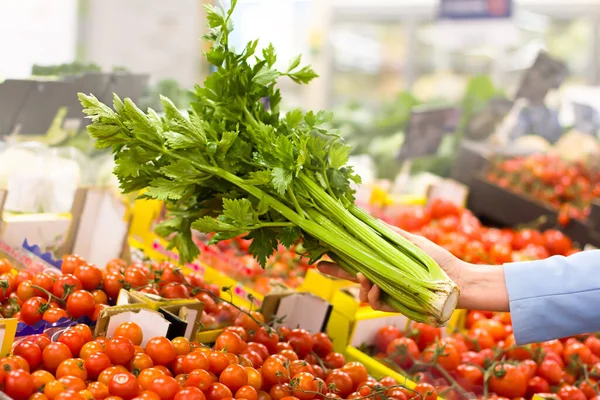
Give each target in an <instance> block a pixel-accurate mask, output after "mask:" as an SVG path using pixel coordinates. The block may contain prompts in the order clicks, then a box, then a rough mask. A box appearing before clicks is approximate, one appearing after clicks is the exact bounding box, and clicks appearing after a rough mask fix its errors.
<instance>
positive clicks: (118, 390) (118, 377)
mask: <svg viewBox="0 0 600 400" xmlns="http://www.w3.org/2000/svg"><path fill="white" fill-rule="evenodd" d="M139 387H140V386H139V384H138V381H137V379H136V377H135V375H133V374H130V373H129V372H122V373H118V374H115V375H113V376H112V378H111V379H110V381H109V382H108V390H109V392H110V394H112V395H113V396H119V397H121V398H123V399H131V398H133V397H135V396H137V394H138V392H139V391H140V390H139Z"/></svg>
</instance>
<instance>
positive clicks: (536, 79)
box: [516, 51, 568, 103]
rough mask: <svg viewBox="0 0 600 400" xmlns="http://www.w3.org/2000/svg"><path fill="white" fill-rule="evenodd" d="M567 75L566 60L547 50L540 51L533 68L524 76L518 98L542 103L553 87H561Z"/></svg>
mask: <svg viewBox="0 0 600 400" xmlns="http://www.w3.org/2000/svg"><path fill="white" fill-rule="evenodd" d="M567 75H568V69H567V65H566V64H565V63H564V62H562V61H560V60H557V59H555V58H553V57H551V56H550V55H549V54H548V53H546V52H545V51H540V53H539V54H538V56H537V58H536V59H535V62H534V63H533V65H532V66H531V68H529V69H528V70H527V72H526V73H525V75H524V76H523V79H522V80H521V85H520V86H519V90H518V91H517V95H516V98H525V99H527V100H529V101H531V102H533V103H541V102H543V101H544V98H545V97H546V94H548V92H549V91H550V90H551V89H557V88H558V87H560V85H561V84H562V83H563V82H564V80H565V79H566V78H567Z"/></svg>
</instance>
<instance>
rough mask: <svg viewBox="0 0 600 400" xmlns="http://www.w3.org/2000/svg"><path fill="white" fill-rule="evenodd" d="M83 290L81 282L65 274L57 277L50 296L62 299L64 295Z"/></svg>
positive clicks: (73, 276)
mask: <svg viewBox="0 0 600 400" xmlns="http://www.w3.org/2000/svg"><path fill="white" fill-rule="evenodd" d="M81 289H83V286H82V285H81V281H80V280H79V279H77V277H75V275H71V274H67V275H61V276H59V277H58V278H57V279H56V281H55V282H54V285H53V286H52V294H53V295H55V296H56V297H58V298H59V299H62V298H63V297H64V295H65V293H67V292H68V293H73V292H75V291H77V290H81Z"/></svg>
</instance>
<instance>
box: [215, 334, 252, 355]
mask: <svg viewBox="0 0 600 400" xmlns="http://www.w3.org/2000/svg"><path fill="white" fill-rule="evenodd" d="M247 347H248V344H247V343H246V342H244V341H243V340H242V338H241V337H240V336H239V335H238V334H237V333H235V332H233V331H224V332H223V333H221V334H220V335H219V336H218V337H217V340H216V342H215V346H214V348H215V349H216V350H227V352H228V353H233V354H241V353H242V352H243V351H244V350H246V348H247Z"/></svg>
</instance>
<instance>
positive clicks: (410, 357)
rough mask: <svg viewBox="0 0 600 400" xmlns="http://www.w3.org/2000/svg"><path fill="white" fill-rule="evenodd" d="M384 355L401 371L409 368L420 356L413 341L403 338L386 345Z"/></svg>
mask: <svg viewBox="0 0 600 400" xmlns="http://www.w3.org/2000/svg"><path fill="white" fill-rule="evenodd" d="M386 354H387V355H388V356H389V357H390V358H391V359H392V360H393V361H394V362H395V363H396V364H398V366H399V367H400V368H403V369H406V368H410V367H411V366H412V365H413V364H414V360H416V359H418V358H419V355H420V353H419V347H418V346H417V344H416V343H415V341H414V340H412V339H409V338H404V337H401V338H398V339H394V340H393V341H392V342H391V343H390V344H389V345H388V347H387V349H386Z"/></svg>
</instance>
